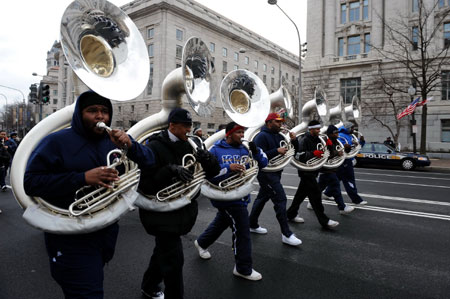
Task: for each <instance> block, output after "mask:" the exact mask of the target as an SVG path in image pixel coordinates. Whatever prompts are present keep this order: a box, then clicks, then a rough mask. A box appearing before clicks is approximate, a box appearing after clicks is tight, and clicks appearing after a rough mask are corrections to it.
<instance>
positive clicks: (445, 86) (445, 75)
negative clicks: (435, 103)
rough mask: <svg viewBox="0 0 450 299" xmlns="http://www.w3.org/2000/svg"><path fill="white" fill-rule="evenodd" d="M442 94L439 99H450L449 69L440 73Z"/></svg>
mask: <svg viewBox="0 0 450 299" xmlns="http://www.w3.org/2000/svg"><path fill="white" fill-rule="evenodd" d="M441 86H442V96H441V100H443V101H447V100H450V71H445V72H442V73H441Z"/></svg>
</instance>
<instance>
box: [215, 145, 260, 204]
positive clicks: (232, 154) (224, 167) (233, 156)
mask: <svg viewBox="0 0 450 299" xmlns="http://www.w3.org/2000/svg"><path fill="white" fill-rule="evenodd" d="M210 152H211V154H213V155H214V156H215V157H216V159H217V161H219V165H220V168H221V171H220V173H219V174H218V175H217V176H215V177H213V178H211V179H209V181H210V182H211V183H213V184H216V185H217V184H219V183H220V182H221V181H223V180H225V179H226V178H228V177H229V176H231V175H233V174H234V172H232V171H230V164H237V163H240V161H241V157H242V156H248V154H249V152H248V150H247V148H246V147H245V146H243V145H242V144H240V145H239V146H232V145H230V144H228V143H227V142H226V140H225V139H222V140H219V141H218V142H216V143H215V144H214V146H213V147H212V148H211V149H210ZM253 159H255V160H256V161H257V162H258V166H259V168H260V169H261V168H264V167H266V166H267V163H268V159H267V156H266V154H265V153H264V152H263V151H262V150H261V149H259V153H258V155H256V156H253ZM246 168H248V165H246ZM249 200H250V196H246V197H245V198H244V199H239V200H236V201H216V200H211V203H212V204H213V206H215V207H223V206H229V205H235V204H242V205H245V206H246V205H247V204H248V202H249Z"/></svg>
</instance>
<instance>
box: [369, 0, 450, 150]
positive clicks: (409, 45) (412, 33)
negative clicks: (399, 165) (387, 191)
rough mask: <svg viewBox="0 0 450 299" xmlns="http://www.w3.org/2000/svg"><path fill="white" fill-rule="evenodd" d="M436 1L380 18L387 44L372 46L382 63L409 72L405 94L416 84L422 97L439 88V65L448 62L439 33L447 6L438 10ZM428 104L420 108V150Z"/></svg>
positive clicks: (422, 147) (425, 125) (419, 3)
mask: <svg viewBox="0 0 450 299" xmlns="http://www.w3.org/2000/svg"><path fill="white" fill-rule="evenodd" d="M438 3H439V1H434V0H433V1H424V0H418V6H417V12H415V13H414V14H413V16H412V17H411V16H410V15H401V14H400V13H398V17H397V18H395V19H390V20H384V19H383V18H382V17H381V16H378V17H379V18H381V19H382V22H383V25H384V28H385V33H386V39H387V40H388V41H389V43H387V44H386V45H383V46H380V47H377V46H376V45H372V48H373V49H374V50H376V51H377V52H378V53H379V54H380V55H381V56H382V57H383V58H384V61H385V62H392V63H396V64H398V65H399V66H401V67H402V68H403V69H404V70H405V71H406V72H407V73H408V75H409V79H410V83H409V84H408V85H406V86H405V87H404V89H403V91H402V92H403V93H405V94H407V88H408V87H407V86H409V85H411V84H415V85H416V90H417V92H418V93H419V94H420V95H421V97H422V99H427V97H428V95H429V94H430V93H431V92H433V91H436V90H437V89H438V87H439V83H440V77H441V67H442V66H443V65H445V64H448V63H449V62H448V58H449V57H448V46H449V45H448V44H445V45H444V42H443V38H442V35H441V32H442V31H443V30H442V29H443V25H444V21H446V19H447V17H448V16H449V13H450V9H449V8H445V9H444V8H442V9H438ZM427 110H428V109H427V105H424V106H423V108H422V122H421V136H420V152H421V153H422V154H424V153H425V152H426V138H427Z"/></svg>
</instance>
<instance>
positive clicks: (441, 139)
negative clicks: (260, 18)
mask: <svg viewBox="0 0 450 299" xmlns="http://www.w3.org/2000/svg"><path fill="white" fill-rule="evenodd" d="M422 3H423V4H424V6H423V7H421V4H422ZM449 10H450V1H448V0H423V1H421V0H397V1H388V0H357V1H355V0H309V1H308V17H307V40H308V52H307V56H306V60H305V64H304V67H303V90H304V93H305V98H308V97H311V95H312V91H313V88H314V86H317V85H320V86H322V87H323V88H324V89H325V91H326V93H327V96H328V99H329V101H330V103H331V106H334V105H336V104H337V102H338V101H339V98H340V97H342V99H343V100H344V102H345V103H346V104H347V105H348V104H349V103H350V102H351V100H352V97H353V96H354V95H357V96H358V97H359V98H360V99H361V100H362V103H363V104H362V107H363V121H362V125H361V126H360V130H361V131H362V132H363V134H364V135H365V139H366V141H383V140H385V139H386V137H387V136H390V132H389V131H388V129H387V128H386V127H384V126H383V125H381V123H384V124H387V125H388V126H389V127H390V128H392V129H393V132H394V134H395V133H396V130H395V113H394V112H393V109H392V104H391V103H390V102H389V99H391V100H393V102H392V103H394V104H395V105H396V107H397V109H403V108H406V106H407V105H408V104H409V102H410V100H411V97H412V98H414V99H415V98H416V97H417V96H419V95H420V86H419V85H420V84H418V83H417V82H415V79H414V76H413V75H412V74H411V72H410V71H409V70H408V68H407V67H405V65H404V63H400V62H399V57H401V55H404V56H405V53H409V54H410V58H411V64H410V66H412V68H414V67H415V66H413V64H414V63H416V64H420V61H421V57H420V46H421V44H420V42H421V40H425V39H426V38H428V39H429V40H430V44H429V45H428V47H427V55H428V56H429V57H431V58H432V57H437V56H439V55H440V57H444V56H446V55H447V57H446V58H443V59H439V60H437V61H435V63H434V64H432V65H430V66H429V68H430V70H432V71H433V70H437V72H436V73H437V74H438V75H439V76H438V77H439V78H438V79H437V80H436V82H435V83H436V86H435V87H434V88H432V89H431V91H430V92H429V95H428V98H430V97H433V100H432V101H431V102H429V103H428V104H427V109H428V117H427V138H426V140H427V143H426V146H427V150H428V151H441V152H448V151H449V150H450V101H449V99H450V98H449V96H450V84H449V83H450V66H449V60H450V58H448V57H450V52H449V54H446V52H447V47H448V45H450V17H448V16H447V15H448V14H449ZM426 12H429V18H427V19H426V22H421V20H424V13H426ZM421 24H423V25H424V26H425V29H424V31H423V32H424V33H426V34H425V36H424V38H423V39H421V38H420V34H419V32H420V26H422V25H421ZM434 29H436V30H434ZM394 31H397V32H396V33H397V37H398V40H393V39H392V38H391V33H392V32H394ZM432 34H433V37H432V38H430V37H431V36H432ZM400 35H403V37H400ZM401 38H403V39H404V40H406V42H404V43H400V40H401ZM402 45H403V46H402ZM402 47H404V48H402ZM428 74H431V71H429V72H428ZM383 78H384V80H386V81H387V82H384V83H387V84H384V83H383V82H382V80H383ZM420 79H421V78H419V80H420ZM411 86H413V87H416V94H414V93H411V95H410V94H409V93H408V89H410V87H411ZM421 111H422V108H416V113H415V118H416V120H417V125H416V126H413V125H411V116H407V117H404V118H402V119H401V120H400V134H399V142H400V143H401V145H402V148H403V149H405V148H408V149H412V134H411V133H412V132H413V131H417V148H419V144H420V125H421Z"/></svg>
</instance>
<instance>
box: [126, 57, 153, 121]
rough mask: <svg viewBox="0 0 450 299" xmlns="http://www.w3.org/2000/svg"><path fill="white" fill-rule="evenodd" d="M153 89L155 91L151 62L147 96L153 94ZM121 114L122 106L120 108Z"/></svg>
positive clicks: (151, 63) (151, 64)
mask: <svg viewBox="0 0 450 299" xmlns="http://www.w3.org/2000/svg"><path fill="white" fill-rule="evenodd" d="M152 89H153V62H150V76H148V83H147V95H151V94H152ZM119 112H120V106H119Z"/></svg>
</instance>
